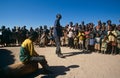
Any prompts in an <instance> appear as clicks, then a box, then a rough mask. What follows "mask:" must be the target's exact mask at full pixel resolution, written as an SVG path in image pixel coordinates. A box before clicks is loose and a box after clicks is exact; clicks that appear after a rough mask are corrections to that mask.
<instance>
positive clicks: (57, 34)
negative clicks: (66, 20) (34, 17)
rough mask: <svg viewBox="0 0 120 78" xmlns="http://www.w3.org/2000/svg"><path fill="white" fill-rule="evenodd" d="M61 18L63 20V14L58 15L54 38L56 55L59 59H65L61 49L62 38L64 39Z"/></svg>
mask: <svg viewBox="0 0 120 78" xmlns="http://www.w3.org/2000/svg"><path fill="white" fill-rule="evenodd" d="M61 18H62V16H61V14H57V15H56V20H55V23H54V28H53V36H54V39H55V43H56V54H57V55H58V57H60V58H64V56H63V54H62V53H61V47H60V37H62V26H61V25H60V19H61Z"/></svg>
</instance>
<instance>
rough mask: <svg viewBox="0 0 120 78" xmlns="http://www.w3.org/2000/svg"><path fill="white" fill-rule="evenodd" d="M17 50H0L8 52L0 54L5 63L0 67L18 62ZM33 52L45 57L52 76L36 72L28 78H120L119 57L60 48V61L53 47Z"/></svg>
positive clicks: (5, 48)
mask: <svg viewBox="0 0 120 78" xmlns="http://www.w3.org/2000/svg"><path fill="white" fill-rule="evenodd" d="M19 49H20V47H4V48H0V51H1V50H7V51H8V52H6V53H8V54H6V53H3V52H4V51H1V52H0V53H3V54H4V56H2V57H0V61H3V59H1V58H4V61H5V62H4V61H3V62H1V65H2V66H4V64H12V63H14V62H15V63H17V62H19V57H18V56H19ZM35 50H36V51H37V52H38V53H39V54H41V55H45V57H46V59H47V61H48V63H49V65H50V69H51V70H52V71H54V74H51V75H45V74H41V73H40V72H39V71H38V72H37V73H35V74H32V75H30V76H29V77H30V78H120V55H107V54H106V55H105V54H98V53H84V52H81V51H80V50H74V49H69V48H66V47H62V53H64V55H65V56H66V58H65V59H62V58H59V57H57V56H56V55H55V47H46V48H39V47H35ZM9 52H11V53H9ZM8 55H10V56H9V57H8ZM11 58H12V60H11ZM6 59H8V60H6ZM6 61H7V63H6ZM2 63H4V64H2ZM39 68H41V66H39Z"/></svg>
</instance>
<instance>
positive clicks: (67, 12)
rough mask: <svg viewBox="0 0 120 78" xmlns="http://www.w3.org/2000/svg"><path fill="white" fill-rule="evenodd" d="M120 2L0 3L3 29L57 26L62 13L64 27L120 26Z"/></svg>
mask: <svg viewBox="0 0 120 78" xmlns="http://www.w3.org/2000/svg"><path fill="white" fill-rule="evenodd" d="M119 4H120V0H0V27H1V26H3V25H4V26H6V27H10V28H13V27H14V26H20V27H22V26H24V25H25V26H26V27H27V28H30V27H33V28H37V27H39V26H44V25H47V26H48V28H49V27H50V26H53V25H54V21H55V19H56V14H58V13H60V14H61V15H62V19H61V21H60V23H61V25H62V26H65V25H66V24H69V22H71V21H72V22H73V23H74V24H75V23H79V24H81V22H82V21H84V22H85V24H87V23H90V22H93V23H94V24H95V25H97V21H98V20H101V21H102V22H106V21H107V20H109V19H110V20H112V23H115V24H120V22H119V20H120V7H119Z"/></svg>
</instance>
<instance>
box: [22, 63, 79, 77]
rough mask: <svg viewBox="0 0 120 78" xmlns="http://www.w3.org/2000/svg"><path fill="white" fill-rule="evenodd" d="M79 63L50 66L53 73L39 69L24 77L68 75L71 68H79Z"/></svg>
mask: <svg viewBox="0 0 120 78" xmlns="http://www.w3.org/2000/svg"><path fill="white" fill-rule="evenodd" d="M78 67H80V66H79V65H71V66H68V67H65V66H50V70H51V71H52V72H53V73H52V74H44V73H42V72H43V71H42V70H41V69H38V70H37V71H36V72H34V73H32V74H29V75H26V76H24V77H22V78H35V77H37V76H39V75H43V76H42V77H41V78H56V77H57V76H59V75H66V72H67V71H70V69H71V68H78Z"/></svg>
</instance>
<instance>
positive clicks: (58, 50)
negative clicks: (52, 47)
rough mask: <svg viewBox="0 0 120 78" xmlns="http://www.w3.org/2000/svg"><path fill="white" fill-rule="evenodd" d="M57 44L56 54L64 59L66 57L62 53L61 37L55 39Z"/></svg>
mask: <svg viewBox="0 0 120 78" xmlns="http://www.w3.org/2000/svg"><path fill="white" fill-rule="evenodd" d="M55 43H56V54H57V55H58V57H61V58H64V56H63V55H62V53H61V48H60V38H59V37H56V38H55Z"/></svg>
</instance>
